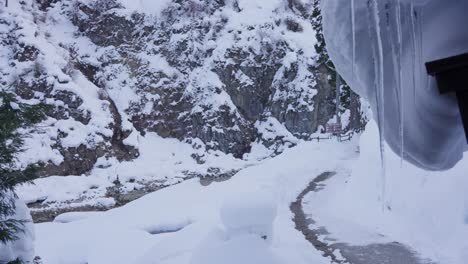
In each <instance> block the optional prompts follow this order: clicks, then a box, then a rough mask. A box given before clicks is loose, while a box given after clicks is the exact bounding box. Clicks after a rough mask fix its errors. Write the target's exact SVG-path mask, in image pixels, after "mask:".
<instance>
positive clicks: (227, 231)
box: [190, 190, 283, 264]
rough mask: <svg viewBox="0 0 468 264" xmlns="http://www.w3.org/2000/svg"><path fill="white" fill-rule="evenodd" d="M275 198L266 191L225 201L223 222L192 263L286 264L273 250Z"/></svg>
mask: <svg viewBox="0 0 468 264" xmlns="http://www.w3.org/2000/svg"><path fill="white" fill-rule="evenodd" d="M274 201H275V200H274V198H273V197H271V196H270V195H269V194H267V193H266V192H265V191H263V190H258V191H255V192H251V193H242V194H239V195H237V196H232V197H230V198H227V199H226V200H225V201H224V204H223V205H222V207H221V210H220V211H221V212H220V214H221V221H222V224H223V225H224V229H216V230H214V231H213V232H212V233H211V234H209V235H208V236H207V238H206V239H205V240H204V242H202V243H201V245H200V246H199V248H198V249H197V250H196V251H195V253H194V255H193V257H192V261H191V262H190V263H191V264H215V263H216V264H218V263H224V264H231V263H232V264H234V263H236V264H238V263H252V264H254V263H255V264H274V263H283V262H282V261H280V259H279V258H278V257H277V256H276V255H275V254H274V253H273V252H272V250H271V247H270V242H271V240H272V237H273V221H274V220H275V218H276V205H275V202H274Z"/></svg>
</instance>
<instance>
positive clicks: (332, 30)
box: [321, 0, 468, 170]
mask: <svg viewBox="0 0 468 264" xmlns="http://www.w3.org/2000/svg"><path fill="white" fill-rule="evenodd" d="M321 4H322V6H321V7H322V12H323V22H324V35H325V40H326V43H327V49H328V51H329V54H330V57H331V59H332V60H333V62H334V64H335V65H336V68H337V70H338V72H339V73H340V74H341V75H342V76H343V78H344V79H345V80H346V81H347V83H348V84H349V85H350V86H351V88H352V89H354V90H355V91H356V92H358V93H359V94H360V95H361V96H363V97H365V98H366V99H367V100H369V101H370V103H371V105H372V110H373V112H374V115H375V116H374V117H375V118H376V120H377V121H378V123H379V127H380V131H381V137H382V138H384V139H385V140H386V141H387V142H388V144H389V146H390V147H391V148H392V149H393V150H394V151H395V152H396V153H398V154H399V155H401V156H403V157H404V158H405V159H406V160H407V161H409V162H411V163H413V164H415V165H417V166H419V167H422V168H424V169H430V170H445V169H448V168H451V167H453V166H454V165H455V164H456V163H457V162H458V161H459V160H460V159H461V157H462V153H463V151H464V150H466V146H467V145H466V138H465V134H464V131H463V126H462V122H461V119H460V114H459V110H458V105H457V102H456V98H455V97H453V95H443V96H441V95H440V94H439V92H438V89H437V85H436V82H435V79H434V78H432V77H430V76H429V75H428V74H427V72H426V69H425V63H426V62H430V61H433V60H437V59H442V58H445V57H449V56H454V55H459V54H461V53H465V52H468V45H467V43H468V31H467V30H466V28H465V25H466V23H467V22H468V18H467V16H466V13H467V12H468V2H467V1H464V0H447V1H439V0H397V1H380V0H372V1H367V0H350V1H342V0H327V1H322V3H321Z"/></svg>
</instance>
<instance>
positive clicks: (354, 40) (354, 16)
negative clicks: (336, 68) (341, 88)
mask: <svg viewBox="0 0 468 264" xmlns="http://www.w3.org/2000/svg"><path fill="white" fill-rule="evenodd" d="M355 10H356V9H355V8H354V0H351V31H352V42H353V51H352V52H353V54H352V63H353V65H352V72H353V78H354V76H355V75H356V74H355V68H356V14H355Z"/></svg>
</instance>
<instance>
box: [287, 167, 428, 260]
mask: <svg viewBox="0 0 468 264" xmlns="http://www.w3.org/2000/svg"><path fill="white" fill-rule="evenodd" d="M335 174H336V173H335V172H324V173H322V174H320V175H319V176H318V177H317V178H315V179H314V180H313V181H312V182H310V183H309V185H308V186H307V188H305V189H304V190H303V191H302V192H301V193H300V194H299V195H298V196H297V198H296V201H295V202H293V203H292V204H291V205H290V209H291V211H292V212H293V214H294V218H293V221H294V223H295V226H296V229H297V230H298V231H300V232H301V233H302V234H304V236H305V238H306V239H307V241H309V242H310V243H311V244H312V245H313V246H314V247H315V248H316V249H317V250H319V251H320V252H322V255H323V256H324V257H329V258H331V260H332V261H333V263H340V264H341V263H343V264H344V263H350V264H435V263H434V262H431V261H429V260H422V259H420V258H418V257H417V253H415V252H414V251H412V250H411V249H409V248H408V247H406V246H405V245H403V244H400V243H398V242H393V243H386V244H370V245H365V246H353V245H349V244H346V243H326V242H323V241H321V240H320V239H319V237H320V236H323V235H326V234H328V232H327V230H326V229H325V228H323V227H322V228H319V229H310V228H309V225H310V224H313V223H315V222H314V220H313V218H311V217H312V216H307V215H306V214H305V213H304V210H303V208H302V201H303V199H304V197H305V196H306V195H307V194H308V193H309V192H319V191H320V190H322V189H323V182H325V181H326V180H327V179H329V178H331V177H333V176H334V175H335Z"/></svg>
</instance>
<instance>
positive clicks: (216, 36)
mask: <svg viewBox="0 0 468 264" xmlns="http://www.w3.org/2000/svg"><path fill="white" fill-rule="evenodd" d="M312 9H313V5H312V4H311V3H309V2H302V1H286V0H275V1H261V0H256V1H247V0H235V1H198V0H190V1H169V0H167V1H157V3H153V2H152V1H124V0H122V1H117V0H107V1H97V0H73V1H50V0H43V1H32V0H27V1H10V3H9V6H8V7H7V8H3V7H2V9H1V10H0V21H1V23H0V34H1V39H2V41H1V42H0V45H1V49H2V51H3V52H2V54H1V55H0V56H1V57H0V63H1V65H0V84H1V88H2V89H9V90H12V91H14V92H16V93H17V94H18V96H20V97H21V98H22V99H23V100H29V101H30V102H45V103H47V104H49V105H51V106H52V107H53V109H52V110H50V112H49V113H48V116H49V119H47V120H46V121H44V123H43V124H41V125H39V127H38V128H37V129H35V130H32V131H25V133H27V134H29V135H30V138H29V139H28V140H27V141H26V149H28V151H26V152H25V153H23V154H22V156H21V160H23V161H24V163H34V162H42V163H44V164H45V167H44V169H43V170H42V175H44V176H48V175H81V174H86V173H89V172H90V171H91V170H92V169H93V168H95V166H96V164H97V162H98V160H101V159H102V158H104V159H114V158H115V159H117V160H118V161H129V160H133V159H135V158H136V157H138V155H139V148H140V146H139V145H138V142H136V141H135V139H136V138H137V135H138V134H140V135H142V136H143V135H145V134H146V133H149V132H155V133H157V134H158V135H160V136H161V137H164V138H168V137H169V138H177V139H179V140H181V141H185V142H187V143H188V144H192V145H193V147H194V148H195V149H198V148H202V149H206V150H210V149H212V150H220V151H222V152H224V153H229V154H233V155H234V156H235V157H236V158H241V157H242V156H243V155H244V154H246V153H249V152H250V150H251V148H252V146H256V145H259V144H263V143H265V142H267V143H265V144H263V145H266V146H267V147H269V148H270V150H269V151H268V152H269V154H268V155H272V154H275V153H276V154H277V153H279V152H280V151H281V150H282V149H283V148H284V147H285V146H288V145H294V144H293V142H295V141H297V139H308V138H309V137H310V135H311V134H312V133H314V132H316V130H317V128H319V127H320V126H324V125H325V124H326V123H327V122H328V121H329V120H330V118H332V117H333V115H334V108H335V107H334V99H335V95H334V93H335V89H334V87H332V86H331V84H330V81H329V79H330V76H329V75H330V73H331V70H330V69H327V68H326V67H320V66H319V65H317V63H316V59H317V58H316V57H317V55H316V50H315V48H314V44H315V43H316V40H315V32H314V30H313V28H312V24H313V19H312V15H311V14H312ZM354 107H356V106H354ZM357 107H358V108H359V106H357ZM351 112H352V113H357V114H359V110H357V111H351ZM357 119H358V120H359V119H360V118H357ZM272 122H273V123H274V124H275V125H276V126H277V131H287V133H288V134H290V135H291V136H292V137H289V136H288V139H286V140H283V139H284V133H283V134H281V135H280V134H278V135H274V136H273V137H272V136H271V135H269V138H268V139H264V138H262V136H263V135H265V134H264V133H263V132H262V131H259V128H262V127H265V126H266V125H269V124H272ZM350 128H352V127H350ZM199 161H200V162H203V161H202V159H200V160H199Z"/></svg>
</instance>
